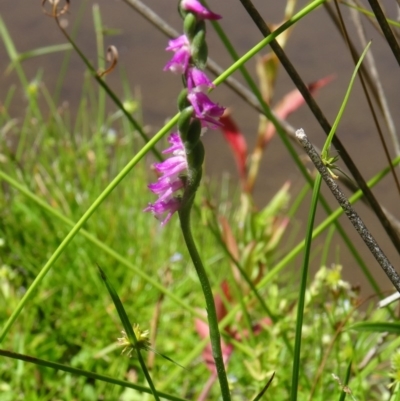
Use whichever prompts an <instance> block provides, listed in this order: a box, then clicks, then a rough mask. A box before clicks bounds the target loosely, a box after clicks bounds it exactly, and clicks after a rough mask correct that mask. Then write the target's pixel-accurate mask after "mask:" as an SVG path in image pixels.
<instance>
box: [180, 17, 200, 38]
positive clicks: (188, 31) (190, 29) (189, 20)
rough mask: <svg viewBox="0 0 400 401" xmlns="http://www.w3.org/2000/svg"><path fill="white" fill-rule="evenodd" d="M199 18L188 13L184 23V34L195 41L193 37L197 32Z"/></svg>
mask: <svg viewBox="0 0 400 401" xmlns="http://www.w3.org/2000/svg"><path fill="white" fill-rule="evenodd" d="M196 28H197V18H196V16H195V15H194V14H193V13H187V14H186V16H185V19H184V21H183V32H184V33H185V35H186V36H187V38H188V39H189V41H192V40H193V37H194V35H195V33H196V31H197V29H196Z"/></svg>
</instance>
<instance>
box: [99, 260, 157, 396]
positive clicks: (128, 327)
mask: <svg viewBox="0 0 400 401" xmlns="http://www.w3.org/2000/svg"><path fill="white" fill-rule="evenodd" d="M98 269H99V271H100V276H101V279H102V280H103V281H104V284H105V285H106V287H107V290H108V293H109V294H110V296H111V299H112V300H113V302H114V305H115V308H116V309H117V312H118V315H119V318H120V319H121V323H122V325H123V326H124V329H125V333H126V335H127V336H128V338H129V342H130V344H129V347H132V348H133V349H134V350H135V351H136V354H137V357H138V360H139V363H140V366H141V368H142V371H143V374H144V375H145V377H146V380H147V383H148V384H149V387H150V389H151V392H152V393H153V396H154V398H155V399H156V400H157V401H159V400H160V399H159V397H158V394H157V390H156V388H155V387H154V383H153V380H152V378H151V376H150V373H149V371H148V369H147V366H146V364H145V362H144V359H143V356H142V352H141V345H140V339H138V338H137V336H136V334H135V331H134V330H133V326H132V324H131V322H130V321H129V318H128V315H127V314H126V312H125V308H124V306H123V305H122V302H121V300H120V299H119V296H118V294H117V292H116V291H115V289H114V287H113V286H112V285H111V283H110V282H109V281H108V279H107V276H106V275H105V273H104V272H103V270H102V269H101V268H100V266H98Z"/></svg>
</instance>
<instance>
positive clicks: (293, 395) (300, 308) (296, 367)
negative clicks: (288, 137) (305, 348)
mask: <svg viewBox="0 0 400 401" xmlns="http://www.w3.org/2000/svg"><path fill="white" fill-rule="evenodd" d="M321 182H322V178H321V175H319V174H318V176H317V178H316V179H315V184H314V190H313V194H312V199H311V204H310V211H309V216H308V222H307V228H306V236H305V239H304V242H305V246H304V259H303V266H302V272H301V281H300V289H299V297H298V303H297V319H296V334H295V342H294V355H293V368H292V386H291V392H290V400H291V401H296V400H297V387H298V385H299V375H300V370H301V363H300V352H301V336H302V331H303V317H304V305H305V296H306V290H307V277H308V264H309V260H310V251H311V243H312V233H313V226H314V220H315V213H316V211H317V205H318V196H319V190H320V188H321Z"/></svg>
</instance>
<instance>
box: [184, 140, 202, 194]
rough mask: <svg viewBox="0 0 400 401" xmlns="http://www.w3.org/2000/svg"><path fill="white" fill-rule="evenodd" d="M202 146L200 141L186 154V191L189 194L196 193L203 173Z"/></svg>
mask: <svg viewBox="0 0 400 401" xmlns="http://www.w3.org/2000/svg"><path fill="white" fill-rule="evenodd" d="M204 155H205V151H204V145H203V143H202V142H201V141H199V142H197V144H196V145H195V146H194V147H193V148H192V149H191V150H190V152H189V153H187V155H186V157H187V161H188V170H189V171H188V187H187V188H188V189H189V188H190V191H191V192H193V193H194V192H196V190H197V187H198V186H199V184H200V180H201V176H202V173H203V161H204Z"/></svg>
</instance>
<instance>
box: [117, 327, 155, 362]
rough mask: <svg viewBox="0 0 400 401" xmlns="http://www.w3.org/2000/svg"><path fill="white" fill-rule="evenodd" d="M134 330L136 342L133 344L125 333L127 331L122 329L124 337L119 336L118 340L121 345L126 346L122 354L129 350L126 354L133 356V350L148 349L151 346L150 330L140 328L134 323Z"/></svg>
mask: <svg viewBox="0 0 400 401" xmlns="http://www.w3.org/2000/svg"><path fill="white" fill-rule="evenodd" d="M133 332H134V333H135V336H136V340H137V342H136V344H132V343H131V342H130V340H129V338H128V336H127V334H126V333H125V331H123V330H122V331H121V333H122V337H121V338H118V342H119V343H120V345H121V346H123V347H124V349H123V350H122V352H121V354H124V353H125V351H127V353H126V355H127V356H128V357H129V358H130V357H131V356H132V352H133V351H134V350H137V349H143V350H145V351H147V350H148V349H149V348H150V345H151V344H150V340H149V331H148V330H143V331H142V330H140V328H139V325H138V324H136V323H135V324H134V325H133Z"/></svg>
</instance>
